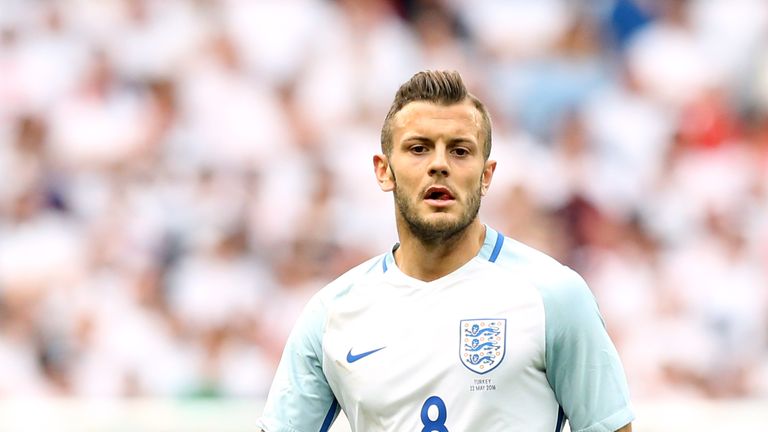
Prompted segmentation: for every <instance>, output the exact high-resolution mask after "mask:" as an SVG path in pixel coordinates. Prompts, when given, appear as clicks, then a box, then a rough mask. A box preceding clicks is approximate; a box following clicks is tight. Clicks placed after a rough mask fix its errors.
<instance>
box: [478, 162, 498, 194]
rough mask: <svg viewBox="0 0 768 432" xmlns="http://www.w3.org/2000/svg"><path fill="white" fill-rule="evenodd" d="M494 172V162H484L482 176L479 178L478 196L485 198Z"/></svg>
mask: <svg viewBox="0 0 768 432" xmlns="http://www.w3.org/2000/svg"><path fill="white" fill-rule="evenodd" d="M494 171H496V161H495V160H487V161H485V167H483V176H482V177H481V178H480V194H481V195H482V196H485V194H486V193H488V188H489V187H491V179H493V173H494Z"/></svg>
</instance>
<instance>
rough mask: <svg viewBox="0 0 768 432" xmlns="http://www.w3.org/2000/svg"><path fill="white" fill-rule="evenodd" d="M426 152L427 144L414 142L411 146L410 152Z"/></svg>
mask: <svg viewBox="0 0 768 432" xmlns="http://www.w3.org/2000/svg"><path fill="white" fill-rule="evenodd" d="M426 152H427V146H424V145H421V144H416V145H413V146H411V153H415V154H422V153H426Z"/></svg>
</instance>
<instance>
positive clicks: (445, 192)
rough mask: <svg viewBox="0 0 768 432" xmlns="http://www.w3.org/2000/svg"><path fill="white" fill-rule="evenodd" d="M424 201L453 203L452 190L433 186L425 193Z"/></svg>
mask: <svg viewBox="0 0 768 432" xmlns="http://www.w3.org/2000/svg"><path fill="white" fill-rule="evenodd" d="M424 199H425V200H430V201H453V200H454V197H453V194H452V193H451V190H450V189H448V188H447V187H445V186H431V187H430V188H428V189H427V191H426V192H425V193H424Z"/></svg>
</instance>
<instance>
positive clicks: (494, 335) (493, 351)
mask: <svg viewBox="0 0 768 432" xmlns="http://www.w3.org/2000/svg"><path fill="white" fill-rule="evenodd" d="M459 332H460V335H459V336H460V337H459V357H460V359H461V364H463V365H464V366H465V367H466V368H467V369H469V370H471V371H472V372H475V373H479V374H484V373H488V372H490V371H492V370H494V369H496V367H497V366H498V365H499V364H500V363H501V361H502V360H504V353H505V352H506V349H507V344H506V341H507V320H506V319H504V318H484V319H467V320H461V323H460V327H459Z"/></svg>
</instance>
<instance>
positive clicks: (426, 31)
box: [0, 0, 768, 400]
mask: <svg viewBox="0 0 768 432" xmlns="http://www.w3.org/2000/svg"><path fill="white" fill-rule="evenodd" d="M422 69H454V70H458V71H460V72H461V73H462V75H463V76H464V78H465V80H466V81H467V84H468V86H469V88H470V90H471V91H472V92H473V93H475V94H476V95H477V96H479V97H480V99H481V100H483V101H485V102H486V103H487V105H488V106H489V108H490V111H491V114H492V116H493V120H494V144H493V153H492V158H494V159H496V160H498V161H499V167H498V170H497V172H496V176H495V177H494V183H493V185H492V187H491V191H490V193H489V195H488V196H487V197H486V199H485V202H484V204H483V208H482V210H481V213H482V217H483V219H484V221H486V222H487V223H489V224H490V225H492V226H494V227H495V228H497V229H499V230H500V231H502V232H504V233H505V234H507V235H508V236H511V237H514V238H516V239H519V240H520V241H523V242H525V243H528V244H530V245H532V246H534V247H537V248H539V249H541V250H543V251H545V252H547V253H549V254H551V255H553V256H555V257H556V258H558V259H559V260H561V261H562V262H563V263H565V264H568V265H569V266H571V267H573V268H575V269H576V270H578V271H579V272H581V273H582V274H583V275H584V277H585V278H586V280H587V281H588V282H589V284H590V287H591V288H592V290H593V292H594V294H595V296H596V298H597V300H598V303H599V305H600V308H601V310H602V312H603V316H604V318H605V321H606V324H607V327H608V329H609V332H610V333H611V335H612V337H613V338H614V340H615V342H616V344H617V347H618V349H619V352H620V354H621V356H622V358H623V361H624V365H625V368H626V371H627V374H628V377H629V381H630V386H631V389H632V393H633V397H634V398H635V399H637V400H643V399H647V398H651V397H654V398H656V397H715V398H734V397H768V2H765V1H764V0H688V1H686V0H581V1H573V0H536V1H528V0H473V1H462V0H401V1H398V0H258V1H255V0H189V1H184V0H108V1H101V0H98V1H97V0H58V1H54V0H48V1H46V0H2V2H1V4H0V179H1V180H0V397H17V396H77V397H86V398H88V397H133V396H136V397H143V396H159V397H263V396H264V395H265V394H266V391H267V389H268V386H269V383H270V381H271V377H272V374H273V372H274V368H275V366H276V362H277V361H278V359H279V356H280V353H281V350H282V346H283V343H284V341H285V338H286V337H287V334H288V332H289V331H290V328H291V327H292V325H293V321H294V319H295V318H296V316H297V314H298V313H299V311H300V310H301V308H302V306H303V304H304V302H306V301H307V299H308V298H309V296H311V295H312V294H313V293H314V292H316V291H317V290H318V289H319V288H321V287H322V286H323V285H324V284H325V283H327V282H329V281H330V280H332V279H333V278H335V277H336V276H338V275H339V274H341V273H342V272H344V271H345V270H346V269H348V268H351V267H352V266H353V265H355V264H357V263H358V262H361V261H362V260H364V259H366V258H368V257H371V256H373V255H375V254H379V253H383V252H384V251H385V250H386V249H388V248H389V247H391V246H392V244H393V243H394V242H395V241H396V240H397V239H396V232H395V226H394V213H393V212H394V210H393V204H392V198H391V196H389V195H387V194H384V193H381V192H380V190H379V189H378V187H377V185H376V183H375V179H374V176H373V165H372V158H371V156H372V155H373V154H374V153H376V152H378V151H379V132H380V128H381V124H382V122H383V119H384V116H385V114H386V111H387V109H388V107H389V104H390V103H391V101H392V98H393V96H394V92H395V91H396V89H397V87H398V86H399V84H400V83H402V82H404V81H406V80H407V79H408V78H409V77H410V76H411V75H412V74H413V73H415V72H417V71H419V70H422Z"/></svg>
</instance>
